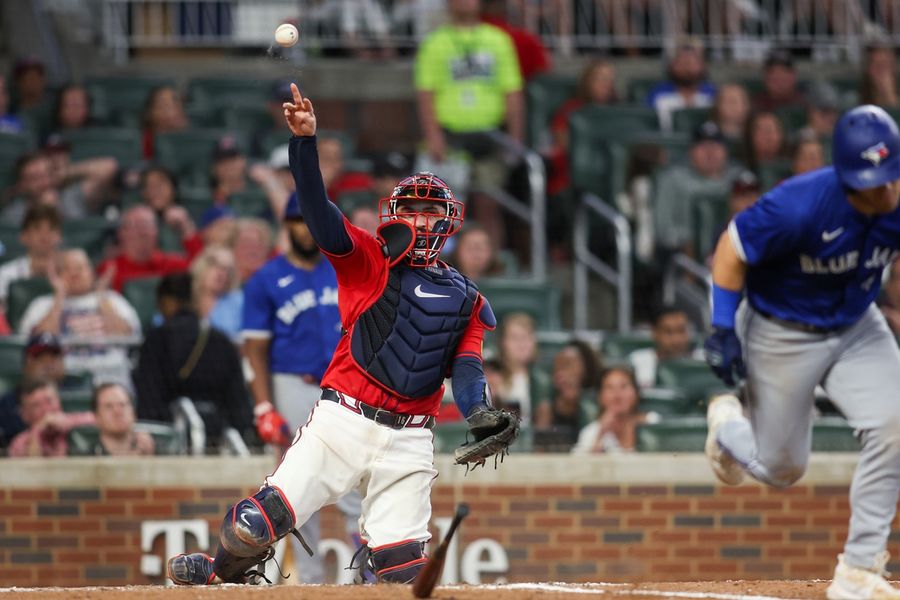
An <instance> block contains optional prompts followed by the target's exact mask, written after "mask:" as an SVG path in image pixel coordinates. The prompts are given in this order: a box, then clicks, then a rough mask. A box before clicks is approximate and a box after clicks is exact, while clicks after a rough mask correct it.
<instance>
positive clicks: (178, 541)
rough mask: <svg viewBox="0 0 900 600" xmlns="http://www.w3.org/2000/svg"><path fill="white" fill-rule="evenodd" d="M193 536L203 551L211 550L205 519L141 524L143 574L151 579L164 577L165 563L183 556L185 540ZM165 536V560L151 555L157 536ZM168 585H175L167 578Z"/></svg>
mask: <svg viewBox="0 0 900 600" xmlns="http://www.w3.org/2000/svg"><path fill="white" fill-rule="evenodd" d="M187 534H191V535H193V536H194V538H195V539H196V540H197V546H199V547H200V549H201V550H204V549H206V548H209V523H207V522H206V521H204V520H203V519H192V520H190V521H144V522H143V523H141V551H142V552H144V555H143V556H141V574H143V575H148V576H150V577H153V576H158V575H162V574H163V571H164V568H163V564H164V561H166V560H168V559H169V558H170V557H172V556H175V555H176V554H183V553H184V550H185V546H186V543H185V538H186V537H187ZM159 535H163V536H165V542H164V544H163V548H164V549H165V550H164V551H163V552H164V554H165V555H164V557H163V560H160V558H159V556H157V555H156V554H150V551H151V550H153V540H155V539H156V538H157V536H159ZM166 585H175V584H173V583H172V582H171V581H169V579H168V578H166Z"/></svg>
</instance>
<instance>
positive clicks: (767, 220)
mask: <svg viewBox="0 0 900 600" xmlns="http://www.w3.org/2000/svg"><path fill="white" fill-rule="evenodd" d="M729 235H730V237H731V240H732V242H733V244H734V246H735V248H736V250H737V252H738V254H739V255H740V257H741V258H742V259H743V260H744V261H745V262H746V263H747V264H748V265H749V268H748V271H747V283H746V289H747V299H748V301H749V302H750V304H751V305H752V306H753V307H754V308H755V309H756V310H758V311H760V312H763V313H768V314H771V315H773V316H775V317H778V318H781V319H785V320H789V321H797V322H801V323H807V324H810V325H815V326H818V327H823V328H829V329H837V328H841V327H846V326H849V325H852V324H853V323H854V322H855V321H856V320H857V319H858V318H859V317H860V316H861V315H862V314H863V312H864V311H865V310H866V308H868V306H869V305H870V304H871V303H872V301H873V300H875V297H876V296H877V295H878V291H879V289H880V287H881V272H882V270H883V269H884V267H886V266H888V265H889V264H890V263H891V261H892V260H893V259H894V258H895V257H897V256H898V254H900V252H898V250H900V210H895V211H894V212H892V213H889V214H885V215H877V216H866V215H864V214H862V213H861V212H859V211H857V210H856V209H854V208H853V207H852V206H851V205H850V203H849V201H848V200H847V196H846V192H845V190H844V188H843V186H841V184H840V182H839V180H838V177H837V174H836V173H835V171H834V169H833V168H832V167H826V168H824V169H819V170H817V171H813V172H811V173H807V174H804V175H801V176H798V177H793V178H791V179H789V180H787V181H786V182H784V183H782V184H781V185H779V186H778V187H776V188H774V189H773V190H771V191H770V192H768V193H767V194H765V195H763V196H762V198H760V200H759V201H758V202H757V203H756V204H754V205H753V206H751V207H750V208H748V209H747V210H745V211H743V212H742V213H740V214H738V215H737V216H736V217H735V218H734V220H733V221H732V223H731V224H730V225H729Z"/></svg>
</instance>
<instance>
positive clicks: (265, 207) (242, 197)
mask: <svg viewBox="0 0 900 600" xmlns="http://www.w3.org/2000/svg"><path fill="white" fill-rule="evenodd" d="M228 206H230V207H231V210H233V211H234V214H235V215H237V216H238V217H259V218H261V219H266V220H269V221H271V220H273V215H272V208H271V207H270V206H269V198H268V197H267V196H266V194H265V192H263V191H262V190H247V191H244V192H239V193H237V194H232V195H231V196H229V197H228Z"/></svg>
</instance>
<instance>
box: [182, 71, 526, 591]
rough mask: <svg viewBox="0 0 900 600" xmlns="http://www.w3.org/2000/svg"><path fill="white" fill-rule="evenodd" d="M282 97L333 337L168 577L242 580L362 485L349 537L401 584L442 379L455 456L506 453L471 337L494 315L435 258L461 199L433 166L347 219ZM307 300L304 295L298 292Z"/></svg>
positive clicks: (425, 500) (297, 114) (406, 575)
mask: <svg viewBox="0 0 900 600" xmlns="http://www.w3.org/2000/svg"><path fill="white" fill-rule="evenodd" d="M291 91H292V93H293V102H288V103H285V104H284V116H285V119H286V120H287V123H288V126H289V127H290V129H291V132H292V133H293V134H294V135H293V137H292V138H291V141H290V150H289V151H290V165H291V171H292V172H293V175H294V180H295V181H296V183H297V198H298V201H299V203H300V208H301V211H300V212H301V214H302V219H303V220H304V221H305V222H306V224H307V225H308V226H309V230H310V232H311V233H312V236H313V238H314V239H315V241H316V243H317V244H318V246H319V248H321V250H322V252H323V254H324V255H325V256H326V257H327V258H328V260H329V261H330V262H331V263H332V265H333V266H334V270H335V272H336V274H337V282H338V308H339V311H340V315H341V325H342V336H341V339H340V341H339V342H338V346H337V349H336V350H335V353H334V357H333V358H332V360H331V364H330V365H329V367H328V369H327V370H326V372H325V375H324V376H323V378H322V395H321V399H320V400H319V401H318V402H317V403H316V406H315V408H314V409H313V411H312V414H311V415H310V418H309V420H308V421H307V423H306V424H305V425H304V426H303V427H301V428H299V429H298V431H297V433H296V435H295V436H294V440H293V443H292V445H291V446H290V448H289V449H288V450H287V452H286V453H285V455H284V458H283V459H282V461H281V463H280V464H279V465H278V467H277V468H276V469H275V472H274V473H272V474H271V475H269V476H268V477H266V479H265V483H264V485H263V487H262V488H261V489H260V491H259V492H257V493H256V494H254V495H253V496H250V497H249V498H245V499H243V500H241V501H240V502H238V503H237V504H235V505H234V506H233V507H232V508H231V509H230V510H229V511H228V512H227V514H226V515H225V518H224V520H223V522H222V527H221V530H220V534H219V539H220V545H219V549H218V552H217V553H216V556H215V558H211V557H210V556H207V555H206V554H200V553H196V554H189V555H179V556H175V557H173V558H171V559H170V560H169V563H168V575H169V577H170V578H171V579H172V581H174V582H175V583H177V584H182V585H204V584H209V583H213V582H215V581H216V580H219V581H223V582H227V583H244V582H247V580H248V577H250V576H251V575H253V574H254V573H255V571H254V568H255V567H256V566H257V565H259V564H260V563H261V562H264V561H265V560H267V559H268V557H269V556H270V554H271V551H270V547H271V545H272V544H273V543H275V542H276V541H278V540H279V539H281V538H283V537H284V536H286V535H288V534H289V533H291V532H292V531H294V530H295V528H297V527H299V526H300V525H302V524H303V523H304V522H305V521H306V520H307V519H308V518H309V517H310V515H312V514H313V513H314V512H316V511H318V510H319V509H320V508H321V507H322V506H324V505H326V504H331V503H334V502H335V501H336V500H337V499H338V498H340V497H341V496H343V495H345V494H346V493H348V492H349V491H351V490H354V489H355V490H358V491H359V492H360V494H361V495H362V498H363V501H362V516H361V517H360V535H361V537H362V539H363V541H364V542H365V543H366V546H365V548H366V549H367V552H368V554H369V563H370V565H371V567H372V569H373V571H374V572H375V574H376V577H377V580H378V581H382V582H392V583H409V582H411V581H413V580H414V579H415V577H416V575H417V574H418V573H419V570H420V569H421V568H422V566H423V565H424V564H425V562H426V556H425V553H424V547H425V543H426V542H427V541H428V540H429V538H430V537H431V536H430V534H429V533H428V522H429V520H430V519H431V501H430V494H431V484H432V481H433V479H434V477H435V476H436V475H437V472H436V471H435V469H434V466H433V458H434V457H433V453H434V447H433V444H432V439H433V438H432V433H431V431H429V430H430V429H431V428H433V427H434V415H435V414H436V413H437V410H438V407H439V406H440V402H441V398H442V396H443V381H444V378H445V377H447V376H450V377H451V382H452V385H453V392H454V398H455V400H456V403H457V405H458V406H459V409H460V411H461V412H462V414H463V415H465V416H466V418H467V421H468V423H469V426H470V428H471V434H470V435H471V437H472V438H473V441H472V442H471V443H470V445H469V446H466V447H465V448H464V449H463V451H462V452H461V453H459V454H458V455H457V461H458V462H460V463H483V462H484V461H485V459H487V458H488V457H489V456H491V455H492V454H502V453H504V452H506V449H507V447H508V446H509V444H511V443H512V442H513V440H514V439H515V436H516V433H517V431H518V423H517V422H516V421H515V420H514V418H513V417H511V415H509V414H507V413H503V412H501V411H498V410H495V409H494V408H493V407H492V406H491V404H490V395H489V393H488V391H487V386H486V383H485V378H484V371H483V369H482V362H481V346H482V340H483V337H484V332H485V331H486V330H492V329H494V327H495V326H496V319H495V318H494V314H493V312H492V311H491V307H490V305H489V304H488V302H487V300H485V298H484V297H483V296H482V295H481V294H479V293H478V289H477V288H476V287H475V285H474V284H473V283H472V282H471V281H469V280H468V279H466V278H465V277H463V276H462V275H460V274H459V272H458V271H456V269H454V268H453V267H450V266H449V265H447V264H445V263H443V262H441V261H439V260H438V255H439V253H440V251H441V248H442V247H443V246H444V243H445V242H446V241H447V239H448V238H449V237H450V236H451V235H453V234H454V233H456V232H457V231H459V228H460V227H461V226H462V223H463V210H464V207H463V204H462V203H461V202H459V201H458V200H457V199H456V198H455V197H454V196H453V192H452V191H451V190H450V189H449V188H448V187H447V185H446V184H445V183H444V182H443V181H441V180H440V179H439V178H438V177H436V176H434V175H433V174H431V173H416V174H415V175H412V176H410V177H406V178H404V179H403V180H401V181H400V182H399V183H398V184H397V187H396V188H394V191H393V193H392V194H391V195H390V197H388V198H384V199H382V200H381V202H380V216H381V225H380V226H379V229H378V235H377V236H376V237H373V236H371V235H370V234H368V233H366V232H365V231H364V230H362V229H360V228H358V227H354V226H353V225H351V224H350V223H349V222H348V221H347V220H346V219H345V218H344V216H343V215H342V214H341V212H340V210H339V209H338V207H337V206H335V205H334V204H332V203H331V202H330V201H329V200H328V198H327V197H326V194H325V187H324V185H323V183H322V176H321V174H320V172H319V162H318V154H317V150H316V136H315V134H316V117H315V113H314V111H313V105H312V102H310V100H309V99H308V98H303V97H302V96H301V95H300V90H299V89H298V88H297V86H296V85H291ZM310 301H312V300H310Z"/></svg>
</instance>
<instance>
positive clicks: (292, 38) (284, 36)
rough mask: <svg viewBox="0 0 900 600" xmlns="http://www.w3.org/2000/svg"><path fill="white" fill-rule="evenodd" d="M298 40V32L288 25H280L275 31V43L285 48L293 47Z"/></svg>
mask: <svg viewBox="0 0 900 600" xmlns="http://www.w3.org/2000/svg"><path fill="white" fill-rule="evenodd" d="M299 39H300V32H299V31H297V28H296V27H295V26H294V25H291V24H290V23H282V24H281V25H279V26H278V29H276V30H275V41H276V42H278V44H279V45H280V46H284V47H285V48H287V47H289V46H293V45H294V44H296V43H297V40H299Z"/></svg>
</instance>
